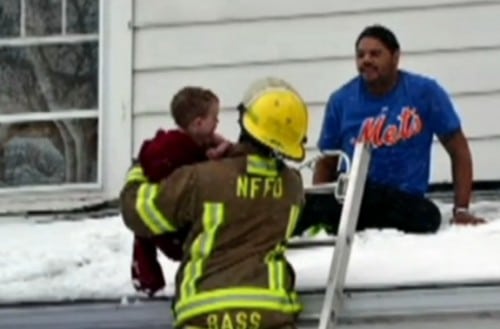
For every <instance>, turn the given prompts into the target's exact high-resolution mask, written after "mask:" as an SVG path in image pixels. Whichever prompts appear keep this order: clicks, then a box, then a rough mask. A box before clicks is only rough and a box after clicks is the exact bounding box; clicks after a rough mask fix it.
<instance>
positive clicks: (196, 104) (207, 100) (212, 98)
mask: <svg viewBox="0 0 500 329" xmlns="http://www.w3.org/2000/svg"><path fill="white" fill-rule="evenodd" d="M218 101H219V98H218V97H217V95H215V93H214V92H212V91H211V90H209V89H205V88H201V87H193V86H186V87H184V88H182V89H181V90H179V91H178V92H177V93H176V94H175V95H174V97H173V98H172V101H171V102H170V112H171V113H172V117H173V118H174V121H175V123H176V124H177V125H178V126H179V127H181V128H186V127H187V126H188V125H189V124H190V123H191V122H192V121H193V120H194V119H195V118H197V117H202V116H205V115H207V114H208V112H209V110H210V107H211V106H212V105H213V104H214V103H216V102H218Z"/></svg>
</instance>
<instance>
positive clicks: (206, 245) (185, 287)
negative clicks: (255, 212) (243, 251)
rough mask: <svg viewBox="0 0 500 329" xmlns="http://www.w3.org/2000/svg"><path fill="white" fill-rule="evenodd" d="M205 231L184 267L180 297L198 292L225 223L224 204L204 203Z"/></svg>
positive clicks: (195, 242) (192, 249)
mask: <svg viewBox="0 0 500 329" xmlns="http://www.w3.org/2000/svg"><path fill="white" fill-rule="evenodd" d="M203 207H204V209H203V231H202V232H201V233H200V234H199V235H198V236H197V237H196V239H195V240H194V242H193V244H192V246H191V252H190V253H191V259H190V261H189V262H188V263H187V264H186V266H185V267H184V273H183V279H182V282H181V295H180V299H181V300H182V299H184V298H189V297H190V296H193V295H194V294H196V285H197V283H198V280H199V279H200V278H201V277H202V275H203V268H204V266H205V262H206V261H207V258H208V257H209V256H210V254H211V253H212V251H213V249H214V244H215V238H216V235H217V231H218V230H219V228H220V227H221V225H222V224H223V223H224V204H223V203H210V202H207V203H205V204H204V205H203Z"/></svg>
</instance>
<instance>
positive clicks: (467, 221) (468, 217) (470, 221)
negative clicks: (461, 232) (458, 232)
mask: <svg viewBox="0 0 500 329" xmlns="http://www.w3.org/2000/svg"><path fill="white" fill-rule="evenodd" d="M484 223H486V221H485V220H484V218H480V217H476V216H474V215H473V214H471V213H470V212H468V211H460V212H455V213H454V215H453V218H452V219H451V224H454V225H479V224H484Z"/></svg>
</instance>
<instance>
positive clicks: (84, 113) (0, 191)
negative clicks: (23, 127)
mask: <svg viewBox="0 0 500 329" xmlns="http://www.w3.org/2000/svg"><path fill="white" fill-rule="evenodd" d="M19 1H20V6H21V15H20V16H21V18H20V24H21V26H20V35H19V36H18V37H8V38H0V47H6V46H7V47H24V46H40V45H60V44H71V43H81V42H88V41H96V42H97V43H98V66H97V71H98V72H97V74H98V77H97V84H98V86H97V88H98V98H97V108H93V109H65V110H62V111H57V112H23V113H15V114H0V124H12V123H21V122H40V121H53V120H65V119H69V120H73V119H76V120H77V119H97V134H98V136H97V137H98V138H97V164H96V166H97V177H96V181H94V182H88V183H72V182H68V183H66V182H63V183H60V184H36V185H20V186H4V187H0V196H1V195H5V194H18V193H43V192H48V193H51V192H66V191H81V192H94V191H98V190H102V188H103V169H104V168H103V161H104V160H103V156H104V150H103V148H104V145H103V126H104V123H103V121H104V120H103V118H104V99H105V95H104V88H103V81H104V74H105V72H104V60H105V45H104V40H105V38H104V36H105V33H104V26H105V25H104V23H105V22H104V16H105V15H104V14H105V13H104V11H105V8H104V2H105V1H106V0H97V1H98V10H99V15H98V31H97V33H89V34H67V33H66V26H67V24H66V6H67V0H61V10H62V17H61V19H62V31H61V34H58V35H47V36H26V28H25V26H26V25H25V18H26V17H25V16H26V15H25V13H26V11H25V10H26V2H25V1H26V0H19Z"/></svg>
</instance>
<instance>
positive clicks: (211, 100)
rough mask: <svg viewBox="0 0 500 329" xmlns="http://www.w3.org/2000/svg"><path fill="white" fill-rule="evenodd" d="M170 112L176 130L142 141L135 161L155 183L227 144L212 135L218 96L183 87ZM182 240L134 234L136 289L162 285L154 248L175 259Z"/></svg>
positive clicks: (216, 154)
mask: <svg viewBox="0 0 500 329" xmlns="http://www.w3.org/2000/svg"><path fill="white" fill-rule="evenodd" d="M170 111H171V114H172V117H173V119H174V121H175V123H176V125H177V127H178V129H173V130H168V131H165V130H161V129H160V130H158V131H157V133H156V135H155V136H154V138H153V139H150V140H146V141H144V142H143V144H142V145H141V148H140V151H139V155H138V159H137V162H138V164H139V165H140V167H141V168H142V171H143V174H144V176H145V177H146V179H147V180H148V181H149V182H159V181H160V180H161V179H162V178H164V177H167V176H168V175H170V174H171V173H172V172H173V171H174V170H175V169H176V168H179V167H181V166H183V165H189V164H194V163H196V162H200V161H204V160H208V158H217V157H220V156H221V155H223V153H224V152H225V151H227V150H228V148H229V146H230V145H231V144H230V143H229V142H227V141H225V140H224V139H223V138H222V137H221V136H219V135H217V134H215V129H216V128H217V124H218V114H219V99H218V97H217V96H216V95H215V94H214V93H213V92H212V91H210V90H208V89H203V88H199V87H184V88H182V89H181V90H179V91H178V92H177V93H176V94H175V95H174V97H173V99H172V101H171V104H170ZM125 198H126V197H125ZM129 198H130V196H129ZM129 201H130V200H129ZM122 202H124V197H122ZM122 213H123V215H124V216H125V215H126V209H123V208H122ZM182 240H183V237H182V236H179V235H173V234H164V235H161V236H158V237H153V238H140V237H138V236H135V237H134V247H133V256H132V258H133V263H132V279H133V283H134V287H135V289H136V290H138V291H144V292H146V293H147V294H149V295H150V296H152V295H154V294H155V293H156V292H157V291H158V290H160V289H162V288H163V287H164V286H165V280H164V278H163V273H162V270H161V267H160V264H159V263H158V260H157V257H156V256H157V255H156V248H159V249H160V250H162V252H163V253H164V254H165V255H166V256H167V257H169V258H171V259H174V260H179V259H180V258H181V257H182Z"/></svg>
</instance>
